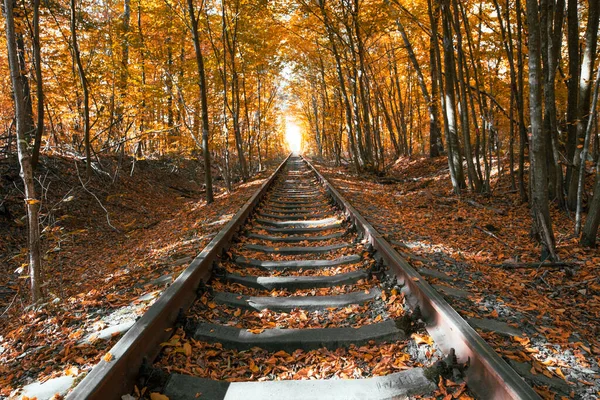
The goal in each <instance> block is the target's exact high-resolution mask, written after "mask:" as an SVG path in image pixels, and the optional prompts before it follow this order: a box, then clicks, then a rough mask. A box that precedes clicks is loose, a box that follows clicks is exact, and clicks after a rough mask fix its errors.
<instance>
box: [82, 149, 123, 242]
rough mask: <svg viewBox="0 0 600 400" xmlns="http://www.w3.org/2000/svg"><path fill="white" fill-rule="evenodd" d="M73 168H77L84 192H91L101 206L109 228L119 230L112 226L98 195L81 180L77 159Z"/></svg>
mask: <svg viewBox="0 0 600 400" xmlns="http://www.w3.org/2000/svg"><path fill="white" fill-rule="evenodd" d="M75 169H76V170H77V178H79V182H81V186H82V187H83V190H85V191H86V192H88V193H89V194H91V195H92V196H94V198H95V199H96V201H97V202H98V204H100V207H102V209H103V210H104V212H105V213H106V222H107V223H108V226H110V227H111V228H113V229H114V230H115V231H117V232H120V231H119V230H118V229H117V228H115V227H114V226H113V224H111V223H110V216H109V215H108V210H107V209H106V208H105V207H104V205H102V202H101V201H100V199H99V198H98V196H96V195H95V194H94V193H93V192H92V191H91V190H89V189H88V188H87V187H86V186H85V183H83V181H82V180H81V176H80V175H79V167H78V166H77V161H75Z"/></svg>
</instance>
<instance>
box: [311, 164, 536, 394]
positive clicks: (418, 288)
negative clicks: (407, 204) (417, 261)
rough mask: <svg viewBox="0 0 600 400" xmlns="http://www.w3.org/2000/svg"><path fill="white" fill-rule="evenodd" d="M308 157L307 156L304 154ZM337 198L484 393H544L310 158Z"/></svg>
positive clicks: (439, 341)
mask: <svg viewBox="0 0 600 400" xmlns="http://www.w3.org/2000/svg"><path fill="white" fill-rule="evenodd" d="M303 158H304V157H303ZM304 160H305V161H306V163H307V164H308V166H309V167H310V168H311V169H312V170H313V171H314V173H315V174H316V175H317V176H318V178H319V180H320V181H321V184H322V185H323V186H324V188H325V190H326V191H327V192H328V193H329V194H330V196H331V197H332V199H333V200H334V201H335V203H336V204H337V205H338V206H339V207H340V208H341V209H342V212H344V213H345V214H346V217H347V218H348V219H349V220H351V221H352V222H354V224H355V226H356V228H357V230H358V231H359V232H360V233H362V234H363V236H364V237H365V238H366V239H368V240H369V243H370V244H371V245H372V246H373V248H374V249H375V251H376V253H375V257H376V258H378V257H381V258H382V259H383V261H384V263H385V264H386V265H387V266H388V267H389V268H390V269H391V271H392V273H393V274H395V275H396V279H397V282H398V284H399V285H400V286H402V292H403V293H404V295H405V298H406V301H407V302H408V304H409V305H410V306H411V307H413V309H414V307H417V306H418V307H419V308H420V311H421V314H422V319H423V321H424V322H425V324H426V329H427V331H428V332H429V334H430V335H431V337H432V338H433V339H434V341H435V344H436V345H437V346H439V348H440V349H441V350H442V351H443V352H444V353H445V354H448V352H450V350H451V349H454V350H455V352H456V357H457V359H458V362H459V363H467V362H468V368H467V369H466V371H465V380H466V382H467V385H468V387H469V389H470V390H472V391H473V392H474V393H475V394H477V395H478V396H479V397H480V398H482V399H486V400H487V399H494V400H496V399H498V400H500V399H502V400H506V399H515V400H516V399H528V400H533V399H536V400H540V399H541V397H540V396H539V395H538V394H537V393H536V392H535V391H534V390H533V388H531V386H529V385H528V384H527V383H526V382H525V381H524V380H523V378H521V376H519V375H518V374H517V373H516V372H515V371H514V370H513V369H512V368H511V367H510V366H509V365H508V364H507V363H506V362H505V361H504V360H503V359H502V358H501V357H500V356H499V355H498V354H497V353H496V352H495V351H494V349H492V348H491V347H490V346H489V345H488V344H487V343H486V342H485V340H483V339H482V338H481V336H479V334H478V333H477V332H476V331H475V330H474V329H473V328H472V327H471V326H470V325H469V324H468V323H467V321H465V320H464V319H463V318H462V317H461V316H460V315H459V314H458V313H457V312H456V311H455V310H454V309H453V308H452V307H451V306H450V304H448V302H446V300H444V298H443V297H442V296H441V295H440V294H439V293H438V292H437V291H436V290H435V289H433V288H432V287H431V286H430V285H429V284H428V283H427V281H426V280H425V279H424V278H423V277H422V276H421V275H420V274H419V273H418V272H417V271H416V270H415V269H414V268H412V267H411V266H410V265H409V264H408V262H407V261H406V260H405V259H404V258H403V257H402V256H401V255H400V254H398V252H397V251H396V250H395V249H394V248H393V247H392V246H391V245H390V243H389V242H388V241H387V240H385V239H384V238H383V237H382V236H381V234H380V233H379V232H378V231H377V230H376V229H375V228H374V227H373V226H372V225H371V224H370V223H369V222H367V220H366V219H365V218H363V217H362V216H361V215H360V214H359V213H358V211H357V210H356V209H355V208H354V207H353V206H352V205H350V203H349V202H348V200H346V199H345V198H344V197H343V196H342V195H341V194H340V192H338V190H337V189H336V188H335V187H334V186H333V184H331V183H330V182H329V181H328V180H327V179H326V178H325V177H324V176H323V175H321V173H320V172H319V171H318V170H317V169H316V168H315V167H314V166H313V165H312V164H311V163H310V162H309V161H308V160H307V159H306V158H304Z"/></svg>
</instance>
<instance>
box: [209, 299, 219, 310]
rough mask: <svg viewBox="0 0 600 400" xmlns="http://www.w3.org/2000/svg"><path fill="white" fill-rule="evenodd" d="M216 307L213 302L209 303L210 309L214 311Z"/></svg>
mask: <svg viewBox="0 0 600 400" xmlns="http://www.w3.org/2000/svg"><path fill="white" fill-rule="evenodd" d="M216 306H217V305H216V304H215V303H214V302H212V301H211V302H209V303H208V307H209V308H210V309H214V308H215V307H216Z"/></svg>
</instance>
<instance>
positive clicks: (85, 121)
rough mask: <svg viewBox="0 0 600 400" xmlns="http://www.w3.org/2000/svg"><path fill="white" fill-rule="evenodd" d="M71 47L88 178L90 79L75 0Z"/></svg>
mask: <svg viewBox="0 0 600 400" xmlns="http://www.w3.org/2000/svg"><path fill="white" fill-rule="evenodd" d="M70 4H71V47H72V51H73V58H74V59H75V63H76V64H77V72H78V74H79V80H80V82H81V89H82V91H83V139H84V142H85V173H86V176H87V179H91V177H92V154H91V153H92V152H91V148H90V92H89V88H88V81H87V77H86V75H85V69H84V68H83V63H82V62H81V54H80V52H79V43H78V42H77V15H76V11H77V10H76V9H75V0H71V3H70Z"/></svg>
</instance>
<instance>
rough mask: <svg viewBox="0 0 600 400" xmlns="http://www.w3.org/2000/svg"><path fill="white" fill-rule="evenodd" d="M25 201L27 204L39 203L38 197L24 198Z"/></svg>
mask: <svg viewBox="0 0 600 400" xmlns="http://www.w3.org/2000/svg"><path fill="white" fill-rule="evenodd" d="M25 203H26V204H27V205H34V204H40V203H41V202H40V201H39V200H38V199H25Z"/></svg>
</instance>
